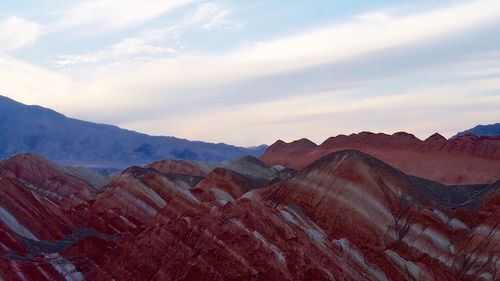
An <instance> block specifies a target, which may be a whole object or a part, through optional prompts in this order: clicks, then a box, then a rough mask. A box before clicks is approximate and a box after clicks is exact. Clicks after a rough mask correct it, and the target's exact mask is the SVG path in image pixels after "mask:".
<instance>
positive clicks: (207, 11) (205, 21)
mask: <svg viewBox="0 0 500 281" xmlns="http://www.w3.org/2000/svg"><path fill="white" fill-rule="evenodd" d="M229 14H230V10H229V9H226V8H223V7H221V6H220V5H218V4H216V3H213V2H206V3H202V4H199V5H198V6H197V8H196V11H195V12H194V13H193V14H192V15H191V16H190V17H188V18H187V19H186V20H185V22H184V24H183V25H185V26H196V25H199V26H201V28H203V29H205V30H207V31H212V30H215V29H222V28H226V27H230V26H233V25H236V23H235V22H233V21H230V20H229V19H228V18H227V17H228V15H229Z"/></svg>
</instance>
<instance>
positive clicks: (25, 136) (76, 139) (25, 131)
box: [0, 96, 266, 167]
mask: <svg viewBox="0 0 500 281" xmlns="http://www.w3.org/2000/svg"><path fill="white" fill-rule="evenodd" d="M0 140H1V141H0V158H6V157H9V156H11V155H14V154H16V153H20V152H37V153H39V154H42V155H44V156H45V157H47V158H49V159H51V160H54V161H57V162H60V163H64V164H71V165H85V166H94V167H126V166H129V165H132V164H142V163H148V162H151V161H155V160H160V159H165V158H172V159H186V160H199V161H222V160H229V159H234V158H236V157H238V156H242V155H254V156H259V155H260V154H261V153H262V152H263V151H264V150H265V148H266V146H259V147H254V148H243V147H236V146H232V145H227V144H222V143H219V144H213V143H206V142H201V141H189V140H185V139H179V138H175V137H165V136H149V135H146V134H142V133H138V132H134V131H130V130H125V129H122V128H119V127H116V126H111V125H105V124H96V123H91V122H86V121H81V120H77V119H73V118H68V117H66V116H64V115H62V114H60V113H58V112H56V111H53V110H51V109H47V108H44V107H41V106H35V105H25V104H22V103H19V102H16V101H14V100H12V99H10V98H7V97H3V96H0Z"/></svg>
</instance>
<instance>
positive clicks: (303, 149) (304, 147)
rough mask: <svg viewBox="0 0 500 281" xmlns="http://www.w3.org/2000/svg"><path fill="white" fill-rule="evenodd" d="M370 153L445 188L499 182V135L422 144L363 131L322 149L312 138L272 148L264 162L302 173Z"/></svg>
mask: <svg viewBox="0 0 500 281" xmlns="http://www.w3.org/2000/svg"><path fill="white" fill-rule="evenodd" d="M345 149H355V150H360V151H363V152H365V153H368V154H370V155H372V156H374V157H376V158H378V159H380V160H383V161H385V162H387V163H388V164H390V165H392V166H394V167H396V168H398V169H400V170H402V171H404V172H406V173H408V174H411V175H415V176H419V177H424V178H428V179H432V180H436V181H439V182H442V183H446V184H474V183H491V182H493V181H495V180H498V179H500V137H476V136H473V135H466V136H461V137H457V138H453V139H450V140H447V139H445V138H444V137H443V136H441V135H439V134H437V133H436V134H434V135H432V136H430V137H429V138H427V139H426V140H424V141H422V140H420V139H418V138H416V137H415V136H414V135H411V134H407V133H403V132H400V133H395V134H393V135H386V134H374V133H369V132H362V133H359V134H352V135H349V136H346V135H339V136H336V137H331V138H329V139H327V140H326V141H324V142H323V143H322V144H320V145H316V144H314V143H312V142H311V141H309V140H307V139H301V140H297V141H294V142H291V143H285V142H283V141H281V140H279V141H277V142H276V143H274V144H273V145H271V146H270V147H269V148H268V149H267V150H266V152H265V153H264V154H263V155H262V156H261V158H260V159H261V160H263V161H264V162H266V163H268V164H272V165H283V166H285V167H290V168H295V169H302V168H304V167H306V166H307V165H309V164H310V163H312V162H314V161H315V160H317V159H319V158H320V157H322V156H324V155H327V154H329V153H332V152H335V151H341V150H345Z"/></svg>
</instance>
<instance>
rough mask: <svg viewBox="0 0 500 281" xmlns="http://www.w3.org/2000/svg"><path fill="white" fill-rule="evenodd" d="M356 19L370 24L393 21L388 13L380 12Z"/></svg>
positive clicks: (362, 15) (359, 16)
mask: <svg viewBox="0 0 500 281" xmlns="http://www.w3.org/2000/svg"><path fill="white" fill-rule="evenodd" d="M356 18H358V19H360V20H362V21H368V22H388V21H390V20H391V19H392V16H391V14H390V13H388V12H384V11H378V12H371V13H367V14H361V15H358V16H357V17H356Z"/></svg>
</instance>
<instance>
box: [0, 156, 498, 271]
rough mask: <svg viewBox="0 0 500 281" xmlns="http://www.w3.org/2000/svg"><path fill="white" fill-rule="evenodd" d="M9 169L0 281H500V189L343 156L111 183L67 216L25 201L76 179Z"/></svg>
mask: <svg viewBox="0 0 500 281" xmlns="http://www.w3.org/2000/svg"><path fill="white" fill-rule="evenodd" d="M40 160H42V159H40ZM25 162H28V163H33V164H30V165H27V164H26V163H25ZM3 164H5V162H3V163H2V165H3ZM21 164H22V165H18V166H16V167H18V168H16V169H15V170H16V171H17V176H16V173H14V174H13V173H11V172H2V173H0V186H1V187H2V188H1V189H0V193H1V194H0V195H1V197H0V198H1V200H0V207H1V208H0V277H1V278H2V279H3V280H106V281H107V280H134V281H140V280H197V281H198V280H200V281H203V280H207V281H208V280H391V281H392V280H394V281H395V280H422V281H424V280H457V281H458V280H488V281H490V280H491V281H493V280H499V278H500V275H499V274H500V262H499V260H498V253H499V252H500V235H499V233H500V224H499V221H500V213H499V210H500V209H499V208H498V206H499V204H500V182H496V183H494V184H490V185H487V184H481V185H464V186H447V185H443V184H440V183H438V182H434V181H430V180H426V179H422V178H418V177H414V176H409V175H407V174H405V173H403V172H401V171H399V170H397V169H395V168H393V167H391V166H389V165H388V164H386V163H384V162H382V161H380V160H378V159H375V158H373V157H371V156H369V155H366V154H364V153H362V152H359V151H351V150H350V151H341V152H337V153H333V154H328V155H326V156H324V157H322V158H321V159H319V160H317V161H315V162H314V163H312V164H311V165H309V166H308V167H306V168H305V169H303V170H302V171H300V173H298V174H295V173H292V172H290V171H286V170H280V171H278V170H277V169H276V168H273V167H269V166H266V165H265V164H264V163H262V162H260V161H258V160H257V159H254V158H251V159H239V160H237V161H235V163H233V165H230V164H228V163H226V167H225V168H216V169H214V170H212V171H211V172H210V173H208V174H207V175H206V176H203V177H201V179H200V174H199V170H198V169H197V168H196V167H193V166H192V165H191V164H192V163H185V162H177V163H176V164H175V165H174V167H173V168H170V167H169V168H166V169H163V168H161V167H162V165H159V169H160V170H161V171H159V170H157V169H155V168H152V166H148V167H147V168H141V167H131V168H129V169H127V170H125V171H123V172H122V173H121V174H119V175H117V176H116V177H115V178H114V179H113V180H112V181H111V182H110V183H109V184H108V185H107V186H104V187H103V188H101V189H100V190H98V191H97V192H96V193H95V197H93V198H92V199H91V200H89V201H86V204H85V205H84V206H87V207H85V208H82V210H81V211H80V212H81V213H82V215H80V216H72V215H71V212H76V211H77V210H75V209H69V210H71V212H68V210H67V209H66V208H65V206H63V205H60V204H58V203H57V200H54V199H53V198H57V197H51V194H49V193H44V192H37V191H36V190H44V189H47V188H48V189H49V190H54V192H58V191H59V189H51V188H50V185H47V184H46V183H47V180H42V181H40V180H38V178H46V177H48V178H50V177H53V176H57V177H62V178H64V179H65V181H66V180H68V183H70V182H72V181H73V180H75V179H73V178H72V179H69V178H68V179H66V177H68V175H66V174H65V173H64V170H63V169H60V167H57V166H54V164H53V163H50V162H48V161H45V160H43V161H32V160H30V161H24V160H23V161H21ZM2 165H0V171H2ZM4 167H5V166H4ZM7 167H8V165H7ZM163 167H165V165H163ZM229 167H232V169H229ZM236 170H238V171H239V172H238V171H236ZM7 171H11V169H7ZM30 171H33V173H31V174H33V175H35V174H36V175H37V176H36V177H29V176H22V177H21V175H29V174H30ZM35 171H40V173H38V172H35ZM49 171H51V172H49ZM54 171H58V172H57V173H56V174H53V175H52V176H50V177H49V176H48V175H49V174H51V173H53V172H54ZM179 171H182V173H181V174H179V173H178V172H179ZM276 171H278V174H276ZM190 173H193V174H190ZM17 177H19V178H22V181H21V180H19V179H17ZM70 178H71V177H70ZM76 180H78V178H77V179H76ZM65 181H63V183H62V184H61V186H69V187H71V186H73V185H72V184H68V185H67V184H65ZM48 182H49V183H50V182H51V181H48ZM33 186H36V187H37V188H33ZM62 190H63V191H64V190H65V189H64V188H63V189H62ZM71 190H73V189H71ZM76 190H80V189H76ZM71 194H76V193H71ZM64 196H66V195H64ZM67 198H74V196H73V197H72V195H69V196H68V197H67ZM82 216H85V217H86V218H87V219H86V220H81V219H78V218H81V217H82ZM75 218H77V219H75Z"/></svg>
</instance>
